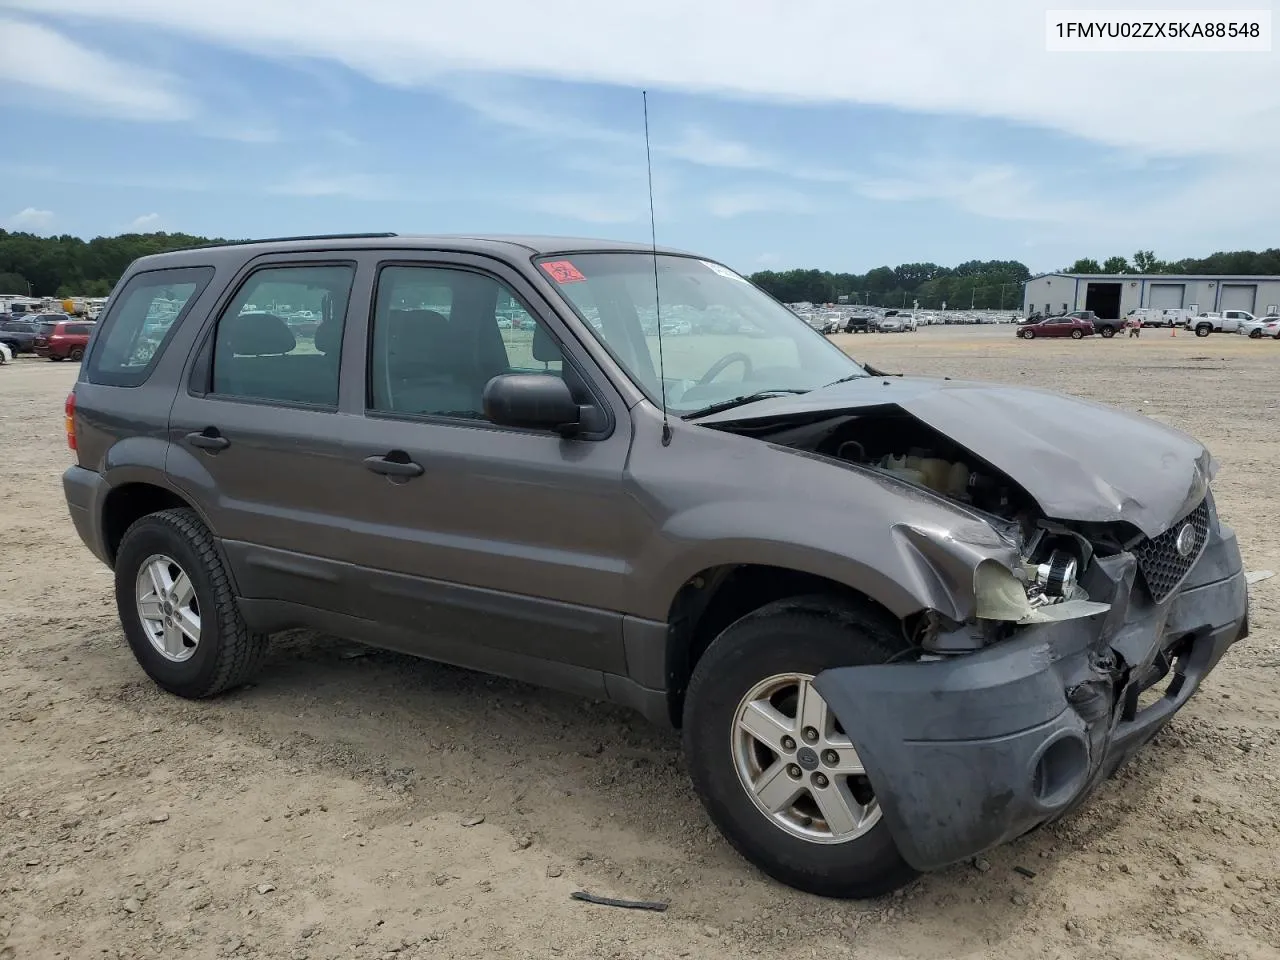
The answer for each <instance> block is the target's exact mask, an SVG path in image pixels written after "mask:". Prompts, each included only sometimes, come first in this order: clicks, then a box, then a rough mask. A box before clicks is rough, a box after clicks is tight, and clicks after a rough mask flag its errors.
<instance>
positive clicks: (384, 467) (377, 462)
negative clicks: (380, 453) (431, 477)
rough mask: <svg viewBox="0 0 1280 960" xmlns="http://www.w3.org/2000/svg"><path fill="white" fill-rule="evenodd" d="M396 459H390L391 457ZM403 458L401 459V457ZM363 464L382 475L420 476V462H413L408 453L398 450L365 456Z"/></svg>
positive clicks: (421, 471)
mask: <svg viewBox="0 0 1280 960" xmlns="http://www.w3.org/2000/svg"><path fill="white" fill-rule="evenodd" d="M393 456H394V457H395V458H396V459H394V460H393V459H391V457H393ZM401 458H403V459H401ZM364 465H365V466H366V467H367V468H368V469H370V470H372V471H373V472H374V473H380V474H382V475H383V476H384V477H404V478H406V479H408V478H410V477H420V476H422V473H423V470H422V464H420V463H414V462H413V461H412V460H410V459H409V457H408V454H405V453H403V452H401V451H399V450H393V451H392V452H391V453H389V454H387V456H385V457H365V460H364Z"/></svg>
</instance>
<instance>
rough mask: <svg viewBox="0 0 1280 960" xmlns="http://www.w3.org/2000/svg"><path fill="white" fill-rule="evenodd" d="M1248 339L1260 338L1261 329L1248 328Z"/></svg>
mask: <svg viewBox="0 0 1280 960" xmlns="http://www.w3.org/2000/svg"><path fill="white" fill-rule="evenodd" d="M1249 339H1250V340H1261V339H1262V331H1261V330H1250V331H1249Z"/></svg>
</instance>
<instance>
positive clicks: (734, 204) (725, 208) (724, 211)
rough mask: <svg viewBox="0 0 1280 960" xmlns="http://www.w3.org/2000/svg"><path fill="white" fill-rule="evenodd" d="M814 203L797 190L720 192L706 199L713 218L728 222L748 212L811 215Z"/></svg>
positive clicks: (756, 189) (755, 189) (760, 189)
mask: <svg viewBox="0 0 1280 960" xmlns="http://www.w3.org/2000/svg"><path fill="white" fill-rule="evenodd" d="M813 209H814V207H813V202H812V200H811V199H810V198H809V197H808V196H806V195H805V194H802V193H800V192H798V191H795V190H785V189H771V188H746V189H740V190H724V191H717V192H714V193H712V194H710V195H709V196H708V197H707V211H708V212H709V213H710V214H711V215H712V216H713V217H720V218H721V219H729V218H732V217H740V216H742V215H743V214H748V213H810V212H812V211H813Z"/></svg>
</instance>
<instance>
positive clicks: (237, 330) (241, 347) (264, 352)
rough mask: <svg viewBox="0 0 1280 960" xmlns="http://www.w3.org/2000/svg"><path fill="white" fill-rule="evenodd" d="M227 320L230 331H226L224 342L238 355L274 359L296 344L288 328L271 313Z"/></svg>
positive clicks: (253, 314) (244, 314)
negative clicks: (273, 357) (272, 357)
mask: <svg viewBox="0 0 1280 960" xmlns="http://www.w3.org/2000/svg"><path fill="white" fill-rule="evenodd" d="M227 319H229V320H230V321H231V324H230V326H231V329H230V330H228V331H226V333H225V335H224V337H225V339H224V342H225V343H226V344H227V346H229V347H230V348H231V352H232V353H233V354H235V355H237V356H240V357H266V356H277V355H279V354H282V353H289V352H290V351H292V350H293V348H294V347H296V346H297V345H298V341H297V338H296V337H294V335H293V331H292V330H290V329H289V325H288V324H287V323H285V322H284V320H282V319H281V318H280V317H277V316H276V315H275V314H274V313H241V314H238V315H236V316H234V317H228V318H227Z"/></svg>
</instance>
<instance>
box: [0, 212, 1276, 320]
mask: <svg viewBox="0 0 1280 960" xmlns="http://www.w3.org/2000/svg"><path fill="white" fill-rule="evenodd" d="M222 242H225V241H223V240H221V239H219V238H211V237H197V236H192V235H191V234H186V233H126V234H121V235H120V236H117V237H95V238H93V239H92V240H82V239H81V238H79V237H73V236H69V235H66V234H64V235H62V236H59V237H39V236H36V235H34V234H30V233H10V232H8V231H5V230H0V294H15V293H17V294H29V295H31V296H36V297H51V296H58V297H71V296H86V297H105V296H106V295H107V294H109V293H110V292H111V288H112V287H113V286H114V285H115V282H116V281H117V280H118V279H119V278H120V275H121V274H122V273H124V271H125V268H126V267H128V265H129V264H130V263H132V262H133V261H134V260H135V259H137V258H138V257H143V256H147V255H149V254H153V253H163V252H165V251H168V250H179V249H182V248H184V247H193V246H199V245H202V244H208V243H222ZM1062 272H1064V273H1164V274H1170V273H1188V274H1209V275H1219V276H1221V275H1231V274H1236V275H1240V274H1246V275H1247V274H1264V275H1271V276H1280V249H1276V248H1273V249H1268V250H1263V251H1261V252H1255V251H1252V250H1241V251H1236V252H1232V253H1214V254H1211V255H1210V256H1207V257H1204V258H1200V259H1196V258H1187V259H1184V260H1174V261H1164V260H1159V259H1158V258H1157V257H1156V256H1155V254H1154V253H1153V252H1152V251H1150V250H1139V251H1138V252H1137V253H1135V254H1134V255H1133V257H1132V258H1127V257H1120V256H1116V257H1108V258H1106V259H1105V260H1103V261H1102V262H1101V263H1099V262H1098V261H1097V260H1094V259H1090V258H1087V257H1086V258H1082V259H1080V260H1077V261H1076V262H1075V263H1073V264H1072V265H1071V266H1069V267H1066V268H1064V269H1063V271H1062ZM1030 278H1031V271H1030V270H1028V269H1027V267H1026V265H1025V264H1022V263H1019V262H1018V261H1016V260H968V261H966V262H964V263H962V264H960V265H958V266H955V267H943V266H939V265H938V264H936V263H904V264H900V265H899V266H896V267H888V266H885V267H876V268H875V269H874V270H869V271H867V272H866V273H832V272H830V271H827V270H812V269H811V270H805V269H796V270H762V271H760V272H758V273H753V274H751V278H750V279H751V280H752V282H754V283H755V284H757V285H758V286H759V287H761V288H762V289H764V290H766V291H768V292H769V293H771V294H772V295H773V296H775V297H777V298H778V299H779V300H782V301H783V302H784V303H796V302H798V301H809V302H810V303H836V302H837V301H839V300H840V298H841V297H846V298H848V302H850V303H865V304H870V305H872V306H880V307H904V306H909V305H911V304H912V303H914V302H919V304H920V306H921V307H927V308H929V309H935V308H940V307H941V306H942V305H943V303H945V304H946V305H947V306H948V307H953V308H971V307H972V308H978V309H1007V308H1016V307H1020V306H1021V304H1022V285H1023V284H1024V283H1025V282H1026V281H1027V280H1029V279H1030Z"/></svg>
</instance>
